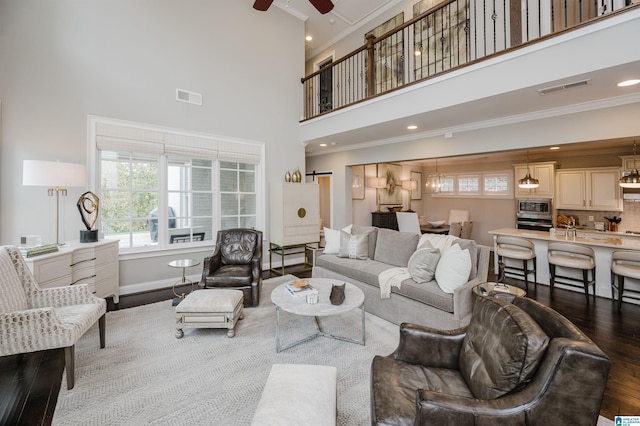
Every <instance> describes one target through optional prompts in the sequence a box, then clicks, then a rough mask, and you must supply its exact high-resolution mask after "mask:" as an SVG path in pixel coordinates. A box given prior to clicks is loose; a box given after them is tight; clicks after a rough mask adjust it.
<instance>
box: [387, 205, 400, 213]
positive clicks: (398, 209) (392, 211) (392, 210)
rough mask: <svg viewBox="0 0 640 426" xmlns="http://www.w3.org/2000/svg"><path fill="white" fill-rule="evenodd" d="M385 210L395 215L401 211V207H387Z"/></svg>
mask: <svg viewBox="0 0 640 426" xmlns="http://www.w3.org/2000/svg"><path fill="white" fill-rule="evenodd" d="M387 210H389V211H390V212H391V213H396V212H399V211H401V210H402V206H389V207H387Z"/></svg>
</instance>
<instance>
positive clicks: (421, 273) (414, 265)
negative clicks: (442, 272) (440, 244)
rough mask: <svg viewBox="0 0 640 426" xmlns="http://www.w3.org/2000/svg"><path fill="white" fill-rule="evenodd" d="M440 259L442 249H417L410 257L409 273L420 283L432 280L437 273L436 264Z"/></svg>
mask: <svg viewBox="0 0 640 426" xmlns="http://www.w3.org/2000/svg"><path fill="white" fill-rule="evenodd" d="M439 260H440V249H437V248H434V247H431V248H422V249H418V250H416V252H415V253H413V254H412V255H411V257H410V258H409V264H408V265H407V268H408V269H409V274H411V278H413V280H414V281H415V282H417V283H418V284H422V283H427V282H429V281H431V280H432V279H433V277H434V275H435V273H436V266H438V261H439Z"/></svg>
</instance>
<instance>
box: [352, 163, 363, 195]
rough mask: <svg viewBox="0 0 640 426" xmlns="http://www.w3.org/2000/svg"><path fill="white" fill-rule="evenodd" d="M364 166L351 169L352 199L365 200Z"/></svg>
mask: <svg viewBox="0 0 640 426" xmlns="http://www.w3.org/2000/svg"><path fill="white" fill-rule="evenodd" d="M364 181H365V179H364V166H352V167H351V199H352V200H364Z"/></svg>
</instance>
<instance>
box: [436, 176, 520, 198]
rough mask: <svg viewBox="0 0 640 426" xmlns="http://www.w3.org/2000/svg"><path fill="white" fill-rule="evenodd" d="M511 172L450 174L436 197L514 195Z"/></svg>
mask: <svg viewBox="0 0 640 426" xmlns="http://www.w3.org/2000/svg"><path fill="white" fill-rule="evenodd" d="M512 180H513V179H512V175H511V174H510V173H509V172H491V173H478V174H473V175H470V174H464V175H463V174H460V175H448V176H446V177H445V178H444V179H443V180H442V182H443V183H442V186H441V190H440V192H438V193H434V194H433V196H434V197H461V198H462V197H472V198H477V197H513V189H512V188H513V184H512Z"/></svg>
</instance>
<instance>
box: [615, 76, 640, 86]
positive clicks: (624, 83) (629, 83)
mask: <svg viewBox="0 0 640 426" xmlns="http://www.w3.org/2000/svg"><path fill="white" fill-rule="evenodd" d="M638 83H640V79H637V78H634V79H631V80H625V81H621V82H620V83H618V87H627V86H633V85H634V84H638Z"/></svg>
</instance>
